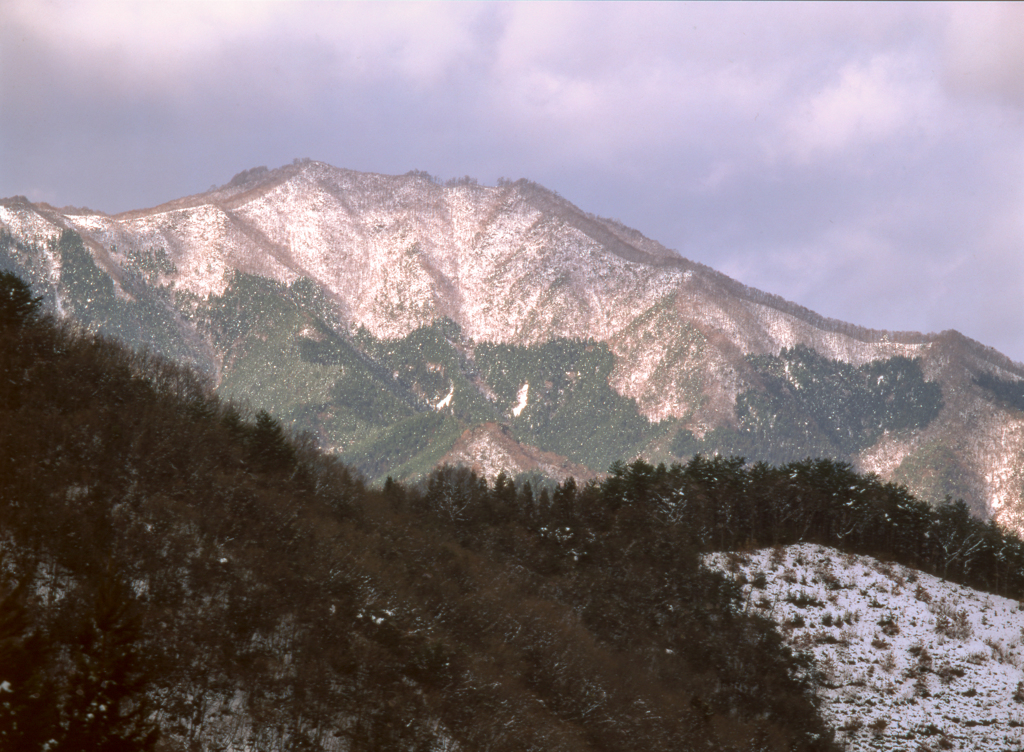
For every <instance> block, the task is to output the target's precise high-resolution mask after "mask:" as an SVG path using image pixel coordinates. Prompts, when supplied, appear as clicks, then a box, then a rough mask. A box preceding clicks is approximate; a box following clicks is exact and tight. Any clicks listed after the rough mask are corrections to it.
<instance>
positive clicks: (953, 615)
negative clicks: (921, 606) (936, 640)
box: [928, 598, 974, 640]
mask: <svg viewBox="0 0 1024 752" xmlns="http://www.w3.org/2000/svg"><path fill="white" fill-rule="evenodd" d="M928 608H929V610H930V611H931V612H932V613H933V614H935V631H936V632H938V633H939V634H941V635H945V636H946V637H949V638H951V639H954V640H967V639H970V637H971V635H973V634H974V627H972V626H971V620H970V619H969V618H968V616H967V610H966V609H963V608H961V609H957V608H956V606H955V605H954V604H952V603H950V602H949V601H948V600H947V599H945V598H943V599H941V600H939V601H937V602H936V601H933V602H932V603H930V604H929V606H928Z"/></svg>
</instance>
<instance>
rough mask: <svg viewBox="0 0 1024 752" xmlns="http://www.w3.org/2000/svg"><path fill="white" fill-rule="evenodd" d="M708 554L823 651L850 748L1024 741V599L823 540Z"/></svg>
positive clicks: (790, 632)
mask: <svg viewBox="0 0 1024 752" xmlns="http://www.w3.org/2000/svg"><path fill="white" fill-rule="evenodd" d="M705 563H706V564H707V565H708V566H711V567H714V568H717V569H720V570H723V571H725V572H726V573H729V574H730V575H731V576H733V577H735V578H736V579H737V580H738V581H739V582H740V583H741V584H742V585H743V591H744V595H745V598H746V607H747V608H749V609H751V610H756V611H759V612H761V613H762V614H764V615H765V616H770V618H772V619H773V620H774V621H775V622H776V623H777V624H778V626H779V630H780V632H781V634H782V635H783V636H784V638H785V639H786V641H787V643H788V644H789V645H791V646H792V647H793V648H794V649H796V650H803V651H810V652H811V653H812V654H813V656H814V659H815V663H816V664H817V666H818V668H819V670H820V671H821V673H822V676H823V679H822V682H821V685H820V686H819V689H818V694H819V697H820V699H821V701H822V712H823V714H824V716H825V718H826V720H827V721H829V722H830V723H832V724H833V726H834V728H836V729H837V738H838V739H839V740H840V741H841V742H843V743H845V744H846V745H847V749H849V750H893V751H895V750H910V751H916V752H927V751H928V750H943V749H949V750H1024V672H1022V670H1021V666H1024V647H1022V644H1021V643H1022V642H1024V610H1022V609H1024V604H1020V603H1018V602H1017V601H1013V600H1009V599H1006V598H1000V597H998V596H995V595H989V594H987V593H981V592H978V591H976V590H971V589H970V588H965V587H961V586H959V585H954V584H952V583H949V582H946V581H944V580H942V579H940V578H938V577H933V576H932V575H928V574H923V573H921V572H917V571H915V570H913V569H907V568H905V567H902V566H899V565H896V564H887V563H883V562H879V561H877V560H876V559H872V558H870V557H867V556H854V555H850V554H843V553H841V552H839V551H836V550H835V549H832V548H827V547H824V546H817V545H812V544H800V545H795V546H788V547H778V548H774V549H762V550H760V551H754V552H750V553H717V554H710V555H708V556H707V557H705Z"/></svg>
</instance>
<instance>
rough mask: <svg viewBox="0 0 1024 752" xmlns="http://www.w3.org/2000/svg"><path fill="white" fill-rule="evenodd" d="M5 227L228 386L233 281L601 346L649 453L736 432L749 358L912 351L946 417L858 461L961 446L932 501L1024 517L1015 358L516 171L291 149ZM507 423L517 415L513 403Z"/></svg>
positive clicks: (40, 263) (343, 320) (332, 315)
mask: <svg viewBox="0 0 1024 752" xmlns="http://www.w3.org/2000/svg"><path fill="white" fill-rule="evenodd" d="M76 211H77V210H76ZM0 224H2V225H3V227H5V228H6V230H7V232H9V233H11V235H12V237H14V238H16V239H17V241H18V242H20V243H21V244H22V245H23V246H24V247H25V248H26V249H28V248H29V246H32V247H33V248H34V249H35V250H31V251H29V250H24V251H16V250H15V251H14V252H11V253H9V254H8V255H9V256H10V257H11V259H12V260H11V262H10V264H9V265H16V264H21V266H23V267H25V268H26V269H27V270H28V271H29V274H28V276H29V277H30V278H31V281H32V282H33V284H35V285H36V286H37V289H39V290H43V291H45V290H47V289H48V290H49V291H50V295H51V297H52V299H53V301H54V304H55V305H56V306H57V307H58V308H59V307H60V306H61V305H63V301H62V298H61V295H62V294H65V293H62V292H61V290H62V287H61V272H60V269H61V259H60V257H59V254H58V253H57V252H56V249H55V247H54V248H53V249H49V250H48V249H47V243H51V244H52V241H53V239H54V238H55V237H56V236H57V235H59V234H60V232H61V231H63V230H73V231H74V232H76V233H78V234H79V235H80V236H81V237H82V240H83V242H84V245H85V247H86V248H88V250H89V252H90V254H91V255H92V257H93V258H94V260H95V262H96V263H97V264H98V265H99V267H100V268H101V269H102V270H103V272H104V273H105V274H107V275H108V276H109V277H110V278H111V279H112V280H113V283H114V288H115V297H117V296H125V297H128V298H131V297H132V296H135V297H139V296H141V297H143V298H144V297H145V296H147V295H151V294H152V295H156V296H157V297H159V298H160V300H161V301H163V302H160V303H159V305H162V306H164V308H166V309H167V310H169V311H171V314H170V315H171V316H172V318H173V317H175V316H177V317H178V318H179V319H180V322H179V323H180V328H182V330H183V331H184V330H189V331H190V332H191V334H190V336H192V337H193V338H194V339H195V344H194V346H193V347H192V348H191V351H192V353H193V357H194V358H195V359H198V360H199V361H203V362H202V363H201V365H203V366H204V367H205V370H206V371H207V372H208V373H211V374H212V375H213V377H214V378H215V380H216V381H218V382H222V381H223V380H224V379H225V378H227V379H228V380H229V381H230V378H231V366H230V363H231V362H237V361H231V360H230V359H229V360H225V357H226V354H227V350H223V349H218V347H217V346H213V345H212V344H210V343H211V342H212V339H211V337H212V334H211V333H210V332H209V331H200V330H199V329H196V326H197V324H196V321H197V319H196V316H198V315H199V313H198V312H200V311H201V310H205V309H204V308H203V307H204V306H207V307H209V304H210V303H209V302H210V301H214V300H222V299H224V300H226V299H227V298H225V296H229V295H230V290H231V289H232V287H231V286H232V284H234V282H233V280H235V279H236V277H235V276H233V275H238V274H243V275H244V274H249V275H254V276H255V277H258V278H266V279H270V280H274V281H275V282H276V283H277V284H279V285H283V286H284V288H285V289H291V288H292V287H293V286H295V285H296V284H298V283H302V284H303V285H305V284H306V283H305V282H303V280H309V285H310V286H311V287H312V288H313V289H314V290H318V291H319V293H318V294H320V295H321V296H322V299H323V300H322V305H321V308H322V312H321V313H322V315H321V314H318V316H320V318H319V319H317V320H320V321H323V322H325V325H327V326H328V327H329V328H331V329H332V330H333V331H335V332H337V333H338V334H339V335H343V336H345V337H351V336H354V335H355V334H356V333H357V332H358V331H360V330H365V331H367V332H369V333H370V334H371V335H373V336H374V337H376V338H378V339H379V340H381V341H398V340H403V339H405V338H408V337H411V336H412V335H413V333H414V332H416V331H418V330H420V329H422V328H423V327H430V326H432V325H434V323H435V322H438V321H441V320H445V319H448V320H451V321H453V322H454V323H455V324H456V325H457V326H458V327H459V334H458V338H461V340H464V341H463V342H462V343H461V344H460V347H463V349H465V348H469V349H472V347H473V346H474V345H475V344H479V343H493V344H503V345H509V346H514V347H520V348H530V347H537V346H540V345H541V344H542V343H544V342H550V341H554V340H558V339H559V338H562V339H567V340H579V341H593V342H596V343H607V346H608V348H609V349H610V352H611V354H612V356H613V360H614V363H613V367H612V368H611V371H610V373H609V375H608V380H607V384H608V385H609V386H610V387H611V388H612V390H614V392H615V393H616V394H618V395H621V397H623V398H625V399H627V400H633V401H635V404H636V410H637V411H638V413H639V414H640V415H641V416H643V417H644V418H645V419H646V420H647V421H648V422H649V423H650V425H651V426H652V428H651V430H650V436H649V439H648V443H647V444H644V443H643V442H641V443H640V444H637V445H636V451H641V452H643V453H647V454H650V453H651V452H652V451H654V450H653V449H652V447H655V445H658V446H663V445H664V441H665V439H658V438H657V437H656V436H655V434H656V433H657V430H658V429H657V426H661V425H668V424H666V421H668V422H674V423H672V425H676V424H678V425H679V426H680V427H681V428H680V430H683V429H685V430H688V431H690V432H692V434H693V435H694V436H695V437H696V438H697V439H703V438H704V437H706V436H709V435H714V432H715V431H716V430H719V429H723V428H725V427H729V426H733V427H738V428H742V427H743V426H742V423H741V421H740V419H739V418H738V417H737V415H736V414H735V410H736V405H737V404H738V400H739V399H740V397H741V396H742V395H743V394H745V393H747V392H748V391H749V390H751V389H755V390H756V389H760V388H762V387H763V377H762V376H761V375H759V373H758V372H757V370H756V368H754V367H753V366H752V365H751V361H750V358H752V357H758V356H772V357H778V356H779V355H780V353H783V352H785V351H787V350H789V349H792V348H795V347H797V346H799V345H806V346H808V347H810V348H812V349H813V350H815V351H817V352H819V353H820V354H821V355H822V356H824V357H825V358H827V359H831V360H834V361H837V362H843V363H849V364H851V365H853V366H856V367H860V366H863V365H865V364H867V363H870V362H872V361H877V360H886V359H891V358H895V357H906V358H911V359H915V358H918V359H920V362H921V368H922V373H923V375H924V378H925V379H927V380H929V381H938V382H941V383H942V385H943V396H944V399H945V407H944V408H943V412H941V413H940V414H939V417H938V418H936V420H935V421H934V422H933V423H931V424H930V425H929V426H926V427H921V428H919V429H914V430H911V431H909V432H908V431H903V432H902V433H901V432H897V433H896V434H889V433H886V434H884V435H883V436H882V438H881V439H880V440H879V441H878V442H877V444H875V445H872V446H870V447H867V448H865V449H863V450H862V451H860V452H859V454H858V456H856V457H854V458H853V459H854V460H855V461H856V464H857V465H858V467H860V468H862V469H864V470H867V471H873V472H878V473H879V474H881V475H882V476H883V477H886V478H898V479H901V482H908V481H909V482H911V484H912V485H913V484H914V483H918V485H917V486H916V487H915V490H918V491H920V490H922V488H923V486H922V484H923V483H924V481H920V482H919V479H918V476H921V477H923V475H922V473H923V474H925V475H927V474H928V473H931V474H932V475H933V476H936V474H941V473H942V472H944V471H943V470H942V468H941V467H937V466H936V465H937V463H938V464H941V458H940V459H936V457H938V456H939V455H942V456H947V455H950V454H952V455H955V456H964V457H966V458H967V459H965V460H964V463H965V466H966V470H965V471H964V472H965V473H966V475H963V477H962V478H961V479H960V480H955V481H953V480H947V481H942V482H937V483H938V485H936V486H935V489H936V490H935V493H934V494H932V495H933V496H934V495H935V494H937V498H939V499H940V498H941V496H942V493H943V489H945V491H946V492H949V491H950V490H954V491H958V490H963V489H966V491H967V492H968V495H969V496H971V499H970V501H971V504H972V507H973V508H974V509H975V511H976V512H977V513H981V514H987V515H992V516H995V517H997V518H999V519H1001V520H1002V521H1003V522H1004V524H1010V525H1012V526H1020V525H1021V524H1024V516H1022V514H1021V512H1020V511H1018V508H1019V507H1020V506H1021V496H1022V490H1024V470H1022V468H1024V419H1022V416H1021V415H1020V414H1019V411H1018V412H1014V411H1013V410H1012V409H1009V408H1007V407H1005V406H1000V405H997V404H995V403H994V402H993V401H992V398H991V394H990V393H989V392H987V391H986V390H984V389H983V388H981V387H980V386H979V385H978V384H977V383H976V382H977V379H978V377H979V376H981V375H988V376H991V377H993V378H996V379H1002V380H1004V381H1008V382H1014V383H1015V382H1017V381H1020V380H1021V379H1024V365H1022V364H1020V363H1015V362H1014V361H1012V360H1011V359H1010V358H1007V357H1006V356H1004V355H1002V354H1000V353H997V352H996V351H995V350H993V349H992V348H987V347H985V346H984V345H982V344H981V343H977V342H974V341H973V340H970V339H969V338H967V337H965V336H963V335H961V334H959V333H957V332H954V331H947V332H942V333H939V334H920V333H916V332H888V331H881V330H873V329H867V328H864V327H859V326H856V325H853V324H847V323H844V322H841V321H838V320H835V319H829V318H826V317H824V316H821V315H819V314H817V313H814V312H812V311H810V310H808V309H806V308H804V307H802V306H799V305H798V304H795V303H791V302H789V301H785V300H784V299H782V298H780V297H779V296H776V295H772V294H769V293H764V292H761V291H759V290H756V289H755V288H752V287H748V286H746V285H743V284H742V283H740V282H737V281H735V280H732V279H730V278H729V277H727V276H726V275H724V274H721V273H719V272H717V271H714V270H712V269H710V268H709V267H706V266H704V265H702V264H699V263H696V262H693V261H690V260H687V259H685V258H683V257H681V256H679V255H678V254H676V253H675V252H674V251H671V250H669V249H667V248H665V247H664V246H662V245H661V244H659V243H657V242H656V241H654V240H651V239H648V238H646V237H644V236H643V235H642V234H641V233H639V232H637V231H635V230H631V229H630V228H627V227H625V226H624V225H622V224H621V223H618V222H616V221H614V220H607V219H602V218H600V217H596V216H594V215H591V214H588V213H586V212H585V211H583V210H582V209H579V208H577V207H575V206H573V205H572V204H571V203H570V202H568V201H567V200H566V199H564V198H563V197H561V196H559V195H558V194H557V193H555V192H553V191H549V190H547V189H545V188H543V187H541V186H538V185H537V184H535V183H532V182H530V181H528V180H525V179H523V180H518V181H515V182H510V181H502V182H501V184H500V185H498V186H496V187H487V186H480V185H477V184H476V183H475V182H474V181H472V180H469V179H462V180H458V181H449V183H448V184H444V185H442V184H440V183H439V181H437V180H435V179H433V178H430V177H429V176H426V175H424V174H423V173H416V172H413V173H408V174H406V175H401V176H386V175H378V174H368V173H359V172H354V171H351V170H343V169H338V168H334V167H331V166H329V165H326V164H323V163H319V162H312V161H308V162H307V161H301V162H297V163H293V164H291V165H286V166H284V167H280V168H277V169H274V170H268V169H264V168H254V169H253V170H247V171H245V172H243V173H239V175H237V176H235V178H234V179H232V180H231V181H229V183H227V184H225V185H223V186H220V187H217V188H214V189H211V190H210V191H207V192H205V193H201V194H196V195H194V196H188V197H183V198H181V199H177V200H174V201H170V202H166V203H164V204H161V205H159V206H157V207H154V208H152V209H145V210H135V211H129V212H124V213H121V214H118V215H113V216H109V215H103V214H100V213H86V214H81V213H73V212H63V210H58V209H54V208H52V207H46V206H42V205H33V204H29V203H26V202H25V201H23V200H20V199H5V200H0ZM19 253H20V256H19ZM154 254H155V255H154ZM151 256H152V257H153V258H156V257H157V256H159V257H160V258H164V257H166V261H167V263H164V265H163V266H162V267H161V269H162V270H161V271H158V272H153V273H147V274H149V276H148V277H145V279H144V280H143V279H141V278H140V276H139V274H140V273H139V272H137V271H134V272H133V271H131V269H135V268H136V267H138V265H139V264H140V263H142V261H139V259H142V260H143V261H145V260H146V259H149V258H150V257H151ZM30 257H31V258H30ZM19 258H20V259H21V260H20V261H19ZM22 262H24V263H22ZM146 263H150V262H149V261H146ZM154 263H155V262H154ZM160 263H163V262H160ZM132 275H134V276H132ZM143 276H145V275H143ZM140 280H141V281H140ZM303 289H305V287H303ZM302 315H305V314H302ZM266 326H270V325H269V324H267V325H266ZM266 326H265V327H264V328H266ZM297 331H298V330H296V332H297ZM263 336H271V335H269V334H268V333H267V332H266V331H265V332H264V334H263ZM281 336H282V337H284V335H283V334H282V335H281ZM281 341H282V342H284V341H286V339H282V340H281ZM202 343H206V344H205V345H204V344H202ZM238 344H239V343H238V342H236V343H235V345H233V346H234V347H235V350H234V352H236V353H237V352H242V351H241V350H238V349H237V346H238ZM204 348H205V354H203V352H202V351H204ZM232 357H234V356H232ZM453 367H454V366H453ZM459 368H461V369H463V370H467V369H468V370H472V364H470V363H469V362H468V361H467V362H466V363H465V364H463V365H462V366H459ZM225 369H227V370H225ZM278 370H280V369H278ZM273 378H281V377H280V376H273V375H272V374H271V373H269V372H267V373H264V374H263V375H262V376H261V377H260V378H256V377H255V376H254V377H253V378H252V379H250V380H249V381H250V382H251V383H256V382H258V381H260V380H261V379H263V380H266V379H273ZM324 378H326V376H324ZM546 380H547V381H551V378H547V379H546ZM555 380H556V381H557V379H555ZM470 381H471V379H470ZM453 383H454V382H453ZM467 383H468V382H467ZM518 386H519V385H517V388H518ZM534 386H535V387H536V386H537V385H534ZM442 387H443V391H441V392H438V393H437V394H433V393H432V394H431V395H426V393H424V395H425V396H423V397H422V399H426V396H430V400H432V401H433V403H437V402H439V401H440V399H441V398H442V397H443V396H444V394H445V393H446V392H447V389H448V384H447V383H445V384H440V383H438V385H437V388H438V389H442ZM558 388H561V387H558ZM324 389H326V387H324ZM453 389H454V386H453ZM321 391H323V390H321ZM478 391H479V390H478ZM485 391H486V390H485ZM556 391H557V388H556ZM480 393H481V394H483V393H484V392H480ZM535 393H536V389H535ZM453 394H455V399H456V400H459V399H462V397H460V396H459V395H460V394H461V393H460V392H458V390H456V392H453ZM251 396H252V398H253V399H256V400H259V399H262V397H261V394H260V393H259V392H257V393H253V394H252V395H251ZM317 399H320V398H317ZM474 399H475V398H474ZM551 399H555V400H556V401H555V402H552V403H551V404H552V405H555V404H556V403H557V398H556V397H552V398H551ZM320 402H321V403H322V402H323V400H322V399H320ZM318 404H320V403H318ZM325 404H326V403H325ZM557 404H560V403H557ZM321 412H322V410H321ZM499 412H500V411H499ZM484 417H486V418H487V420H493V419H494V417H495V416H494V415H490V416H482V417H481V419H483V418H484ZM289 419H290V420H292V422H293V423H294V420H295V419H293V418H292V417H290V418H289ZM474 420H475V419H474ZM502 420H504V421H505V422H506V423H509V424H513V423H515V422H516V421H515V420H510V419H509V418H508V416H507V414H506V418H503V419H502ZM484 422H486V421H484ZM296 425H299V424H296ZM473 425H476V423H473V422H472V421H470V423H467V424H466V425H464V426H463V431H461V432H460V434H461V433H464V432H465V431H466V430H472V427H473ZM454 430H455V429H454V427H453V428H452V431H454ZM665 430H668V429H665ZM446 435H448V434H446ZM650 442H654V443H650ZM659 442H660V443H659ZM645 447H646V448H645ZM712 448H713V447H702V449H708V450H710V449H712ZM536 449H537V450H538V451H550V449H551V447H542V446H539V447H536ZM936 452H938V455H936V454H935V453H936ZM655 453H656V451H655ZM442 455H443V453H442ZM933 455H935V456H933ZM661 458H664V459H670V458H671V457H670V456H669V455H667V454H664V453H663V454H662V456H659V457H655V459H661ZM570 459H571V458H570ZM908 463H909V464H908ZM914 463H917V465H921V466H922V467H923V468H924V469H921V470H919V471H915V472H916V473H917V475H914V474H913V473H910V472H909V470H907V467H909V466H910V465H911V464H914ZM901 467H903V471H901ZM604 469H605V468H600V467H599V468H591V470H595V471H598V472H600V471H603V470H604ZM901 472H902V473H903V475H902V476H901V475H900V473H901ZM908 473H909V474H908ZM911 476H913V477H911ZM933 485H934V484H933Z"/></svg>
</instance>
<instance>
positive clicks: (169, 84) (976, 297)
mask: <svg viewBox="0 0 1024 752" xmlns="http://www.w3.org/2000/svg"><path fill="white" fill-rule="evenodd" d="M0 9H2V15H3V19H4V20H3V23H2V24H0V196H10V195H14V194H23V195H27V196H28V197H29V198H30V199H32V200H36V201H47V202H50V203H52V204H54V205H57V206H64V205H74V206H88V207H91V208H94V209H100V210H103V211H106V212H111V213H114V212H119V211H124V210H127V209H133V208H141V207H146V206H153V205H156V204H159V203H162V202H164V201H167V200H170V199H173V198H177V197H180V196H183V195H186V194H191V193H198V192H201V191H204V190H206V189H208V188H209V187H210V186H211V185H220V184H223V183H225V182H227V181H228V180H229V179H230V178H231V177H232V176H233V175H234V174H235V173H237V172H240V171H241V170H244V169H247V168H250V167H255V166H258V165H267V166H269V167H276V166H279V165H282V164H286V163H288V162H291V161H292V160H293V159H294V158H297V157H310V158H312V159H317V160H321V161H324V162H328V163H330V164H333V165H335V166H338V167H348V168H352V169H356V170H366V171H374V172H383V173H396V174H397V173H404V172H408V171H409V170H411V169H419V170H426V171H428V172H430V173H432V174H434V175H437V176H440V177H442V178H450V177H457V176H462V175H470V176H473V177H475V178H477V179H478V180H479V181H480V182H481V183H484V184H494V182H495V181H496V180H497V179H498V178H499V177H507V178H512V179H515V178H519V177H527V178H530V179H532V180H535V181H537V182H539V183H542V184H543V185H545V186H547V187H548V188H551V189H553V190H557V191H558V192H559V193H561V194H562V195H563V196H565V197H566V198H568V199H570V200H571V201H573V202H574V203H576V204H577V205H578V206H580V207H581V208H583V209H585V210H587V211H590V212H592V213H595V214H599V215H602V216H606V217H613V218H616V219H619V220H621V221H622V222H624V223H625V224H627V225H630V226H632V227H635V228H637V229H639V230H640V231H642V232H643V233H644V234H646V235H648V236H649V237H652V238H655V239H656V240H659V241H661V242H662V243H663V244H664V245H666V246H668V247H670V248H674V249H676V250H677V251H678V252H679V253H680V254H682V255H683V256H686V257H687V258H691V259H694V260H696V261H700V262H702V263H705V264H707V265H709V266H711V267H714V268H716V269H718V270H720V271H722V272H724V273H726V274H728V275H730V276H732V277H735V278H737V279H739V280H741V281H742V282H744V283H746V284H749V285H752V286H754V287H757V288H759V289H762V290H766V291H769V292H773V293H776V294H779V295H782V296H783V297H785V298H788V299H790V300H793V301H796V302H798V303H800V304H802V305H804V306H807V307H808V308H811V309H812V310H815V311H817V312H819V313H821V314H824V315H826V316H831V317H834V318H839V319H843V320H846V321H851V322H854V323H857V324H861V325H864V326H870V327H875V328H879V329H896V330H917V331H926V332H929V331H936V332H937V331H941V330H944V329H957V330H959V331H961V332H963V333H965V334H967V335H968V336H970V337H973V338H974V339H977V340H980V341H981V342H983V343H985V344H987V345H990V346H992V347H995V348H996V349H998V350H1000V351H1002V352H1004V353H1006V354H1007V355H1009V356H1010V357H1012V358H1013V359H1014V360H1017V361H1024V43H1022V41H1021V40H1024V3H1022V4H994V5H987V4H983V3H972V4H969V5H956V4H938V5H931V4H916V3H915V4H903V3H900V4H891V5H890V4H882V3H871V4H865V5H858V4H852V3H842V4H821V5H814V4H803V3H799V4H785V5H775V4H770V3H756V4H754V3H751V4H744V3H740V4H719V3H713V4H712V3H708V4H704V3H699V4H687V3H652V4H645V3H637V2H629V3H621V4H619V3H604V2H601V3H597V2H595V3H585V2H584V3H516V4H500V3H486V4H484V3H480V4H476V3H451V4H448V3H440V4H429V3H413V4H393V5H392V4H359V3H312V2H308V3H307V2H244V3H242V2H239V3H235V2H124V1H121V2H93V1H91V0H78V1H77V2H66V3H63V2H46V1H45V0H0Z"/></svg>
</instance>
